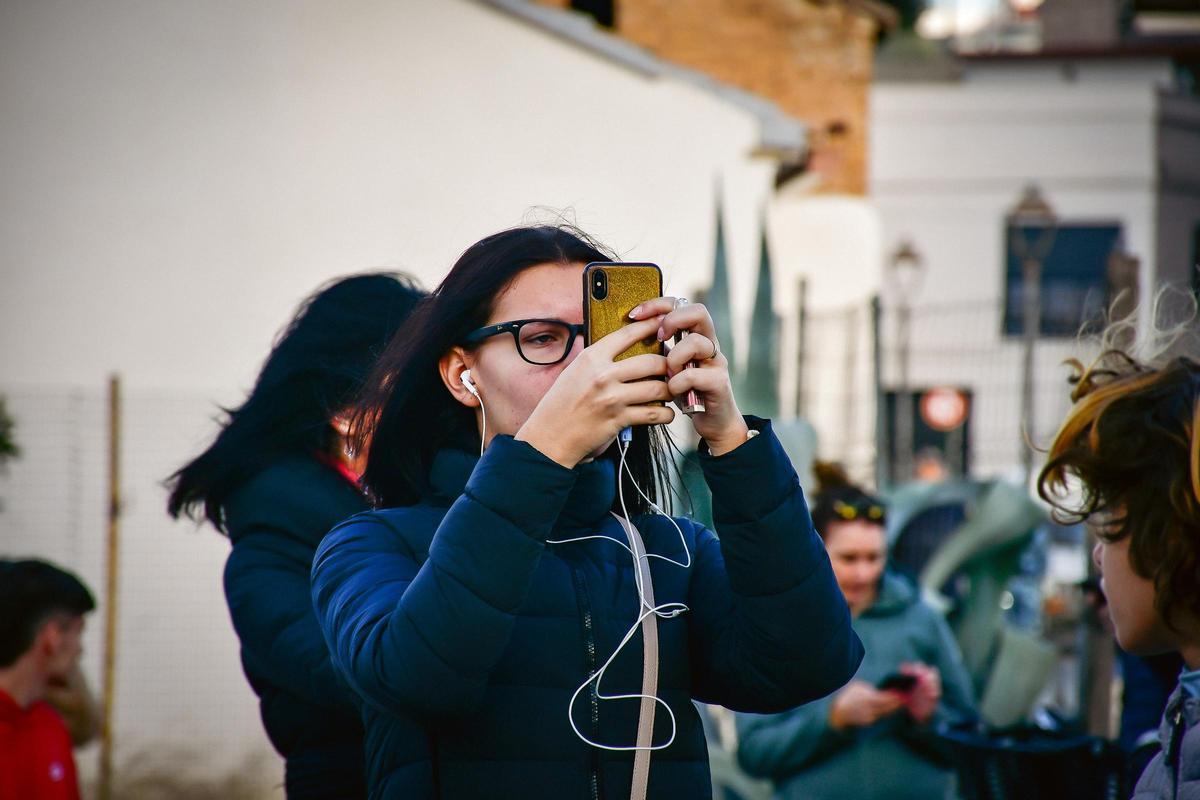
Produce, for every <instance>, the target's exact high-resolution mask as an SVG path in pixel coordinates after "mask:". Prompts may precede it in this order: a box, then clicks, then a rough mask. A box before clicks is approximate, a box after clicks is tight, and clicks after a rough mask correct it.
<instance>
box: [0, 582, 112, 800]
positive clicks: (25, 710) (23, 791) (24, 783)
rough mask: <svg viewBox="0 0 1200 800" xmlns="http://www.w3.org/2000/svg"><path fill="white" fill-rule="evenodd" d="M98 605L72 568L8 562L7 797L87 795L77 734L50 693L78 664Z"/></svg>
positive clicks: (0, 645)
mask: <svg viewBox="0 0 1200 800" xmlns="http://www.w3.org/2000/svg"><path fill="white" fill-rule="evenodd" d="M95 607H96V604H95V601H94V600H93V599H92V595H91V593H90V592H89V591H88V590H87V587H85V586H84V585H83V584H82V583H81V582H80V581H79V579H78V578H76V577H75V576H74V575H71V574H70V573H68V572H64V571H63V570H61V569H58V568H57V567H55V566H52V565H50V564H47V563H46V562H44V561H9V560H0V800H26V799H27V798H38V800H77V798H78V797H79V786H78V782H77V780H76V776H75V759H74V756H73V755H72V752H71V737H70V735H69V734H68V733H67V727H66V725H65V724H64V723H63V720H62V718H61V717H60V716H59V715H58V712H56V711H55V710H54V709H53V708H52V707H51V706H50V705H49V704H48V703H47V702H46V701H45V696H46V692H47V689H48V687H50V686H51V684H53V683H55V682H58V681H63V680H65V679H66V678H67V677H68V676H69V675H70V673H71V671H72V670H73V669H74V668H75V667H76V666H77V665H78V663H79V656H80V653H81V652H82V649H83V648H82V642H81V639H82V636H83V622H84V620H83V617H84V614H87V613H88V612H89V611H91V610H93V609H94V608H95Z"/></svg>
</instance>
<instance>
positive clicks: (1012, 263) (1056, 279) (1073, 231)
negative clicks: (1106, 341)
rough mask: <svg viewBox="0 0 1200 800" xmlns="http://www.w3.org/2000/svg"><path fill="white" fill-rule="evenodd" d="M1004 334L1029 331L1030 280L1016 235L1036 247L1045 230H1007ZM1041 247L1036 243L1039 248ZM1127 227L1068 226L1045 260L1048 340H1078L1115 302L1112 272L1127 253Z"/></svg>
mask: <svg viewBox="0 0 1200 800" xmlns="http://www.w3.org/2000/svg"><path fill="white" fill-rule="evenodd" d="M1006 233H1007V235H1006V236H1005V237H1004V240H1005V251H1006V261H1007V264H1008V266H1007V269H1006V273H1005V305H1004V333H1005V335H1006V336H1020V335H1021V333H1022V331H1023V330H1024V325H1023V322H1022V320H1023V317H1024V302H1025V294H1024V284H1025V281H1024V276H1023V272H1022V265H1021V259H1020V255H1019V254H1018V253H1017V252H1016V251H1015V249H1014V247H1013V244H1014V242H1013V239H1014V236H1024V237H1025V241H1028V242H1034V243H1036V241H1037V239H1038V236H1039V232H1035V231H1032V230H1024V231H1014V230H1013V229H1012V228H1011V227H1009V228H1008V230H1007V231H1006ZM1034 246H1035V247H1036V244H1035V245H1034ZM1121 249H1122V248H1121V226H1120V225H1116V224H1097V225H1063V226H1061V227H1059V228H1058V229H1057V232H1056V233H1055V235H1054V244H1053V245H1052V246H1051V248H1050V251H1049V253H1047V254H1046V257H1045V258H1044V259H1042V280H1041V290H1042V291H1041V294H1042V297H1041V305H1042V314H1041V317H1042V320H1041V332H1042V335H1043V336H1066V337H1070V336H1075V335H1076V334H1077V333H1079V330H1080V328H1081V327H1082V326H1083V325H1084V324H1086V323H1093V322H1097V321H1099V320H1100V319H1101V318H1102V316H1103V314H1104V309H1105V308H1107V306H1108V302H1109V299H1110V297H1109V295H1110V291H1109V285H1108V271H1109V262H1110V259H1111V258H1112V256H1113V253H1114V252H1119V251H1121Z"/></svg>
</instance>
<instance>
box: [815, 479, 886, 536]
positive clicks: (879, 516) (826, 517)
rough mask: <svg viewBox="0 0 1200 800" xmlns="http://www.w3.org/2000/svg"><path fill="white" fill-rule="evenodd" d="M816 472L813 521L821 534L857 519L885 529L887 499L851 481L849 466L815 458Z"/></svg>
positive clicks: (823, 534)
mask: <svg viewBox="0 0 1200 800" xmlns="http://www.w3.org/2000/svg"><path fill="white" fill-rule="evenodd" d="M813 475H814V476H816V479H817V491H816V494H815V495H814V497H813V509H812V520H813V527H814V528H816V530H817V535H818V536H820V537H821V538H822V539H825V538H826V535H827V534H828V533H829V528H830V526H831V525H834V524H836V523H838V522H843V521H849V520H853V519H862V520H863V521H865V522H869V523H871V524H873V525H878V526H879V527H880V528H883V526H884V524H885V523H886V521H887V520H886V507H885V506H884V504H883V501H882V500H880V499H879V498H878V497H875V496H874V495H872V494H869V493H868V492H866V491H864V490H863V489H862V488H860V487H858V486H855V485H854V484H853V483H851V482H850V476H849V475H847V474H846V468H845V467H843V466H842V465H841V464H837V463H834V462H830V461H815V462H813Z"/></svg>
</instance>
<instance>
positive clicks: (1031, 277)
mask: <svg viewBox="0 0 1200 800" xmlns="http://www.w3.org/2000/svg"><path fill="white" fill-rule="evenodd" d="M1008 229H1009V237H1010V242H1011V246H1012V250H1013V254H1014V255H1015V256H1016V257H1017V258H1018V259H1019V260H1020V262H1021V300H1022V304H1021V305H1022V310H1021V334H1022V342H1023V345H1024V347H1023V351H1024V352H1023V359H1022V365H1021V430H1022V431H1023V432H1024V436H1023V437H1022V439H1023V449H1022V451H1021V466H1022V468H1023V469H1024V471H1025V481H1026V482H1027V483H1028V482H1029V481H1030V480H1031V479H1032V478H1033V441H1032V439H1033V435H1034V429H1033V421H1034V408H1033V406H1034V402H1033V386H1034V375H1033V352H1034V347H1035V346H1036V344H1037V340H1038V337H1039V336H1040V335H1041V324H1042V263H1043V262H1044V261H1045V259H1046V256H1048V255H1049V254H1050V250H1051V248H1053V247H1054V238H1055V234H1056V232H1057V229H1058V218H1057V217H1056V216H1055V215H1054V209H1052V208H1051V207H1050V204H1049V203H1047V202H1046V199H1045V198H1044V197H1042V193H1041V190H1039V189H1038V187H1037V185H1035V184H1030V185H1029V186H1026V187H1025V191H1024V192H1023V193H1022V195H1021V198H1020V200H1019V201H1018V202H1017V205H1016V207H1015V208H1013V210H1012V211H1011V212H1010V213H1009V215H1008Z"/></svg>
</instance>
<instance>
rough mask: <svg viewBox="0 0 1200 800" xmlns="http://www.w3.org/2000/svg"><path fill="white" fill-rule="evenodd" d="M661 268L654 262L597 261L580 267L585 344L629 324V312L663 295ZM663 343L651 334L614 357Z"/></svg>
mask: <svg viewBox="0 0 1200 800" xmlns="http://www.w3.org/2000/svg"><path fill="white" fill-rule="evenodd" d="M662 286H663V280H662V270H660V269H659V268H658V265H657V264H626V263H619V262H605V261H596V262H593V263H591V264H588V265H587V267H586V268H585V269H584V270H583V325H584V329H585V331H586V332H587V333H586V338H587V343H588V344H589V345H590V344H592V343H593V342H598V341H600V340H601V339H603V338H604V337H605V336H607V335H608V334H610V333H612V332H613V331H615V330H619V329H620V328H622V327H624V326H626V325H628V324H629V323H630V322H632V321H633V320H631V319H630V318H629V312H630V311H633V309H634V308H635V307H637V306H638V305H640V304H641V303H644V302H646V301H647V300H653V299H654V298H656V297H662V292H663V288H662ZM662 352H663V346H662V343H661V342H658V341H656V340H655V339H654V337H651V338H650V339H648V340H646V341H642V342H638V343H637V344H635V345H634V346H633V347H631V348H629V349H628V350H626V351H625V352H624V353H622V354H621V355H619V356H617V360H620V359H623V358H631V357H632V356H637V355H642V354H643V353H652V354H654V355H662Z"/></svg>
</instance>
